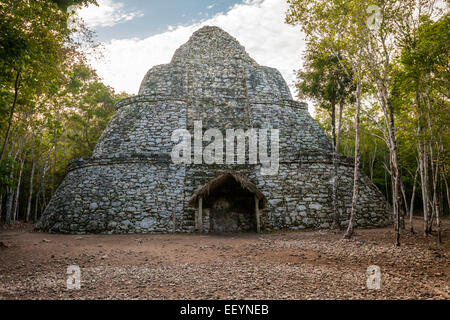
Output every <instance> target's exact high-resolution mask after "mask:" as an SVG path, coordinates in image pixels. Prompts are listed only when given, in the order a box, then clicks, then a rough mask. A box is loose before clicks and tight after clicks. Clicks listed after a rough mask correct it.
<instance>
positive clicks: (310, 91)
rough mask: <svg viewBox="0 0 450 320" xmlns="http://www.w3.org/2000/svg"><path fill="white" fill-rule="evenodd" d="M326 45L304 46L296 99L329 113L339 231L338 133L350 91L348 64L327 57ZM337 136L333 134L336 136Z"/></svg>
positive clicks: (322, 43)
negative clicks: (308, 100) (313, 103)
mask: <svg viewBox="0 0 450 320" xmlns="http://www.w3.org/2000/svg"><path fill="white" fill-rule="evenodd" d="M326 43H327V41H323V40H322V42H321V43H318V44H315V43H314V42H310V43H308V48H307V51H306V54H305V57H304V61H305V62H304V69H305V70H304V71H299V72H298V74H297V77H298V79H299V82H298V83H297V85H296V86H297V89H298V97H299V98H300V99H304V98H311V99H313V100H314V101H315V102H316V103H317V105H318V106H319V107H320V108H323V109H326V110H328V111H329V112H330V117H331V137H332V139H331V140H332V144H333V168H334V170H333V212H334V214H333V215H334V223H333V227H334V228H339V227H340V215H339V210H338V209H337V186H338V173H337V171H338V163H337V153H338V150H339V140H340V139H339V138H340V133H341V124H342V113H343V109H344V104H345V103H346V102H348V101H349V99H350V97H352V95H351V94H350V93H351V92H352V91H353V90H354V89H353V88H352V87H353V85H352V82H353V79H352V71H351V69H350V67H349V66H348V63H347V62H346V61H344V59H343V58H342V57H341V56H340V55H339V54H337V55H334V54H330V53H329V52H327V51H326V50H324V49H323V48H322V47H323V46H324V44H325V45H326ZM336 105H339V118H338V123H339V125H338V126H337V128H336ZM336 132H337V133H336Z"/></svg>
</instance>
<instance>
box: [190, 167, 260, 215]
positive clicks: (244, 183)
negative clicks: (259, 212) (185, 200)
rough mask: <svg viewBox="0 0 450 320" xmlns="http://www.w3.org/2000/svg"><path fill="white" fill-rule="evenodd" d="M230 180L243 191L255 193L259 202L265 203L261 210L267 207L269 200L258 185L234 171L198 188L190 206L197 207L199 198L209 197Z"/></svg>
mask: <svg viewBox="0 0 450 320" xmlns="http://www.w3.org/2000/svg"><path fill="white" fill-rule="evenodd" d="M229 178H233V179H234V180H235V181H236V182H237V183H239V184H240V186H241V187H242V188H243V189H246V190H248V191H249V192H251V193H253V194H254V195H255V196H256V197H257V198H258V199H259V200H262V201H263V203H262V207H261V208H264V207H265V206H266V203H267V199H266V197H265V196H264V194H263V193H262V192H261V191H260V190H259V189H258V188H257V187H256V185H255V184H254V183H253V182H251V181H250V180H248V179H247V178H245V177H244V176H242V175H240V174H239V173H237V172H235V171H232V170H226V171H224V173H222V174H221V175H220V176H218V177H216V178H214V179H212V180H210V181H209V182H208V183H206V184H204V185H203V186H201V187H200V188H198V189H197V190H196V191H195V192H194V194H193V195H192V197H191V199H190V200H189V205H190V206H192V207H195V206H196V204H197V200H198V198H200V197H202V198H206V197H208V196H209V195H210V194H211V192H213V191H214V190H216V189H218V188H220V186H221V185H222V184H224V183H225V182H226V181H227V180H228V179H229Z"/></svg>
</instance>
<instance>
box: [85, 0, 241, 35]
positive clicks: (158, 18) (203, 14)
mask: <svg viewBox="0 0 450 320" xmlns="http://www.w3.org/2000/svg"><path fill="white" fill-rule="evenodd" d="M116 3H120V1H116ZM121 3H123V4H124V6H123V7H122V8H121V10H122V12H123V13H125V14H126V13H128V14H133V13H135V14H136V16H135V17H134V18H133V19H130V20H128V21H124V22H120V23H118V24H115V25H114V26H96V27H94V29H95V31H96V33H97V39H98V40H100V41H108V40H111V39H125V38H132V37H139V38H144V37H148V36H152V35H155V34H158V33H162V32H165V31H167V30H168V28H169V27H175V26H180V25H191V24H193V23H196V22H200V21H202V20H205V19H208V18H211V17H213V16H215V15H217V14H220V13H226V12H228V11H229V10H230V9H231V8H232V7H233V6H234V5H235V4H239V3H243V1H242V0H216V1H213V0H182V1H180V0H163V1H161V0H145V1H143V0H124V1H121Z"/></svg>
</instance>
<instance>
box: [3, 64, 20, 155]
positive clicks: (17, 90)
mask: <svg viewBox="0 0 450 320" xmlns="http://www.w3.org/2000/svg"><path fill="white" fill-rule="evenodd" d="M19 79H20V71H17V75H16V81H15V82H14V101H13V104H12V106H11V109H10V111H9V119H8V129H6V134H5V140H4V141H3V146H2V152H1V154H0V163H1V162H2V160H3V157H4V155H5V152H6V145H7V144H8V140H9V135H10V133H11V126H12V119H13V116H14V111H15V109H16V104H17V97H18V94H19Z"/></svg>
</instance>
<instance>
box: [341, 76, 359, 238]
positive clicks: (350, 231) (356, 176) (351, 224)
mask: <svg viewBox="0 0 450 320" xmlns="http://www.w3.org/2000/svg"><path fill="white" fill-rule="evenodd" d="M356 100H357V103H356V116H355V127H356V128H355V168H354V173H353V197H352V211H351V213H350V219H349V222H348V226H347V232H346V233H345V235H344V238H345V239H350V238H351V237H352V235H353V230H354V228H355V227H354V220H355V216H356V205H357V202H358V187H359V185H358V181H359V120H360V111H361V80H358V83H357V85H356Z"/></svg>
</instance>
